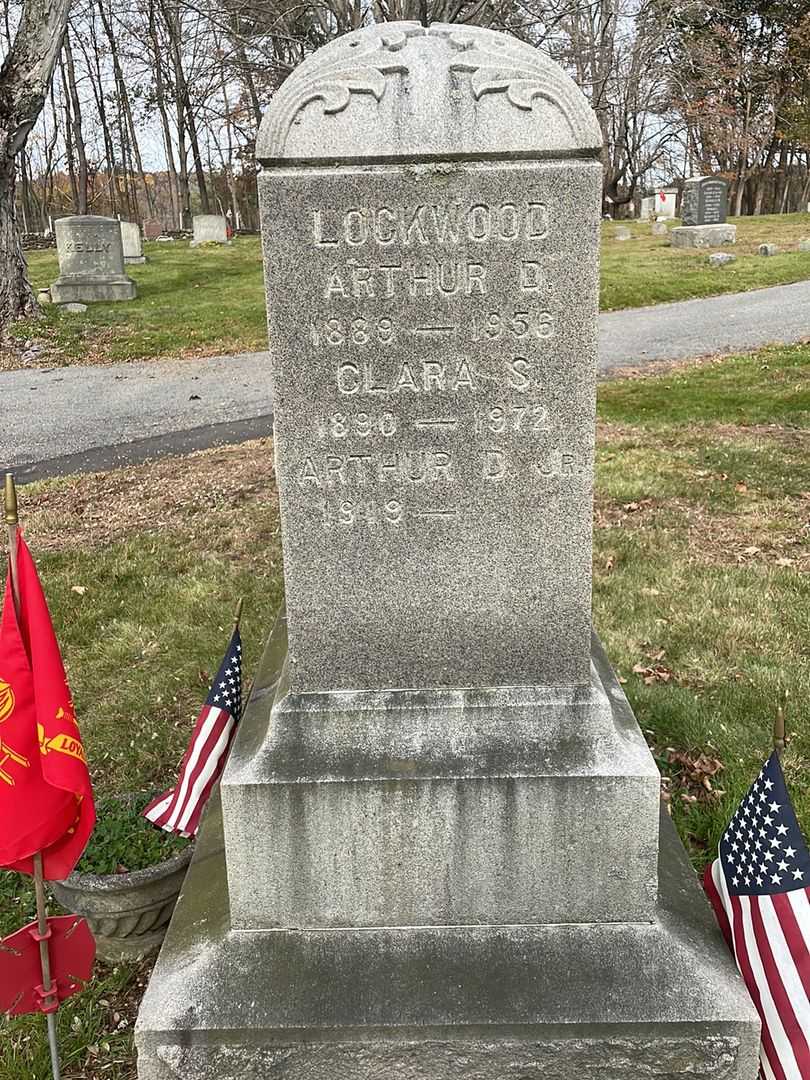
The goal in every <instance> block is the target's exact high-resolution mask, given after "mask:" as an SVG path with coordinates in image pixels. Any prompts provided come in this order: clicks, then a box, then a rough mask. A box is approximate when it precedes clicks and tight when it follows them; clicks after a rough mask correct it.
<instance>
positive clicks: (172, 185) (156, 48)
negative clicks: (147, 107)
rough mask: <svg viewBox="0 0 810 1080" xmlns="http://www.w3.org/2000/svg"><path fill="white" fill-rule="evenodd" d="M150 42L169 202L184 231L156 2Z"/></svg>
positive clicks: (177, 226) (151, 6)
mask: <svg viewBox="0 0 810 1080" xmlns="http://www.w3.org/2000/svg"><path fill="white" fill-rule="evenodd" d="M149 41H150V44H151V46H152V57H153V64H152V70H153V72H154V76H155V101H156V102H157V107H158V112H159V113H160V126H161V128H162V130H163V145H164V147H165V149H166V169H167V171H168V173H169V201H170V203H171V208H172V226H173V227H174V228H175V229H182V228H183V217H182V213H181V210H180V184H179V181H178V177H177V169H176V168H175V164H174V149H173V148H172V129H171V125H170V124H169V114H168V112H167V111H166V91H165V85H164V81H163V67H162V56H161V50H160V41H159V40H158V34H157V22H156V19H155V4H154V0H149Z"/></svg>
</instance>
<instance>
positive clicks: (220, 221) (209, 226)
mask: <svg viewBox="0 0 810 1080" xmlns="http://www.w3.org/2000/svg"><path fill="white" fill-rule="evenodd" d="M192 226H193V230H194V232H193V237H192V240H191V247H199V246H200V244H230V240H229V239H228V221H227V219H226V218H224V217H223V216H222V214H195V215H194V218H193V219H192Z"/></svg>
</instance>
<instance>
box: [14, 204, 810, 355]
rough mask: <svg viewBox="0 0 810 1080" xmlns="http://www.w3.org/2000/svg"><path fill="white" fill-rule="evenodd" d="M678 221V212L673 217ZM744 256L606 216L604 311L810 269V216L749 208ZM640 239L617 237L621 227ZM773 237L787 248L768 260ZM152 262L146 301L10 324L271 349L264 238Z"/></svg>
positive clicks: (136, 346)
mask: <svg viewBox="0 0 810 1080" xmlns="http://www.w3.org/2000/svg"><path fill="white" fill-rule="evenodd" d="M673 224H678V223H677V222H671V223H670V226H671V225H673ZM736 224H737V236H738V242H737V244H736V246H735V247H734V249H733V251H734V254H735V255H736V256H737V261H736V262H735V263H732V264H731V265H730V266H727V267H723V268H721V269H712V268H711V267H710V266H709V264H708V261H707V260H708V254H709V253H708V252H705V251H704V252H697V251H692V250H682V249H677V248H672V247H670V246H669V243H668V241H667V239H666V238H665V237H660V236H652V235H651V234H650V225H649V223H648V222H640V221H639V222H629V223H622V222H618V223H617V222H604V223H603V225H602V290H601V306H602V310H604V311H612V310H616V309H619V308H627V307H639V306H643V305H645V304H658V303H664V302H667V301H672V300H685V299H689V298H693V297H701V296H715V295H717V294H719V293H731V292H744V291H746V290H749V289H759V288H764V287H765V286H768V285H779V284H785V283H789V282H794V281H802V280H805V279H807V278H810V252H799V251H798V250H797V244H798V241H799V240H800V239H801V238H803V237H806V236H810V214H787V215H782V216H780V215H772V216H768V217H759V218H752V217H746V218H739V219H737V221H736ZM620 226H621V227H628V228H629V229H630V231H631V233H632V238H631V239H630V240H626V241H619V240H616V239H615V233H616V230H617V228H619V227H620ZM765 241H768V242H771V243H775V244H777V245H779V246H780V247H782V248H783V249H784V251H783V253H781V254H779V255H775V256H772V257H770V258H763V257H762V256H760V255H757V254H756V250H757V246H758V245H759V244H760V243H763V242H765ZM145 250H146V254H147V256H148V258H149V262H148V263H146V264H144V265H142V266H130V267H128V268H127V272H128V273H130V275H131V276H132V277H133V278H134V280H135V281H136V282H137V285H138V299H137V300H133V301H128V302H126V303H117V304H92V305H90V306H89V307H88V310H87V311H86V312H84V313H81V314H70V313H68V312H64V311H61V310H58V309H57V308H55V307H47V306H46V307H45V309H44V317H43V319H41V320H26V321H23V322H21V323H18V324H16V325H14V326H12V327H11V328H10V331H9V332H10V333H11V334H12V335H13V337H14V338H15V339H17V340H18V341H19V343H20V346H22V345H23V343H24V342H25V341H26V340H28V339H31V340H35V341H38V342H41V343H43V344H44V345H45V346H46V349H45V350H44V352H43V353H42V355H41V357H40V359H39V360H38V361H36V363H37V365H38V366H45V367H53V366H56V365H62V364H82V363H85V364H99V363H123V362H126V361H130V360H146V359H157V358H161V357H169V356H171V357H175V356H185V357H194V356H203V355H209V356H210V355H216V354H219V353H224V354H231V353H238V352H250V351H253V350H257V349H264V348H266V343H267V328H266V322H265V315H264V311H265V300H264V284H263V280H262V256H261V247H260V242H259V239H258V237H237V238H236V239H235V240H234V242H233V245H232V246H231V247H228V248H225V247H213V246H212V247H204V248H197V249H194V250H192V249H191V248H190V247H189V245H188V242H187V241H175V242H174V243H171V244H158V243H150V244H146V246H145ZM28 258H29V268H30V274H31V280H32V282H33V284H34V285H35V286H36V287H37V288H44V287H46V286H48V285H50V284H51V282H53V281H54V280H55V278H56V276H57V272H58V271H57V259H56V252H55V251H32V252H30V253H29V256H28ZM20 351H21V350H20V349H16V350H11V349H6V350H5V352H4V351H3V348H2V345H1V344H0V370H2V369H3V368H12V367H19V366H20V360H19V353H20Z"/></svg>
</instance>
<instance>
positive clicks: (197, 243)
mask: <svg viewBox="0 0 810 1080" xmlns="http://www.w3.org/2000/svg"><path fill="white" fill-rule="evenodd" d="M206 244H216V245H217V247H231V246H232V244H233V240H214V239H213V238H212V239H209V240H190V241H189V244H188V246H189V247H193V248H196V247H205V245H206Z"/></svg>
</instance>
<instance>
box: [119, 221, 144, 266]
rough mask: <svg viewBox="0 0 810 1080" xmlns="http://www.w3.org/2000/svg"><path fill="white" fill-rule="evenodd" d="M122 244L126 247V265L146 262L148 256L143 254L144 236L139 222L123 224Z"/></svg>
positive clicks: (124, 222) (125, 222)
mask: <svg viewBox="0 0 810 1080" xmlns="http://www.w3.org/2000/svg"><path fill="white" fill-rule="evenodd" d="M121 243H122V244H123V247H124V262H125V263H145V262H146V256H145V255H144V253H143V236H142V235H141V227H140V225H139V224H138V222H137V221H122V222H121Z"/></svg>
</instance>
